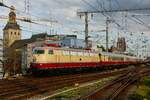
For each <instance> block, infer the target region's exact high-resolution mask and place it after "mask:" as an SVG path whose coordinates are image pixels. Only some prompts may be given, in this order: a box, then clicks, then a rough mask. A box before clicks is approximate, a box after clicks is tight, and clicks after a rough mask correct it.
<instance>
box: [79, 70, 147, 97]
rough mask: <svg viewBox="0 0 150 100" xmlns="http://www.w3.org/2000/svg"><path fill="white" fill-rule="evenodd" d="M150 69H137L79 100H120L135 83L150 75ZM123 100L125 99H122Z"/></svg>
mask: <svg viewBox="0 0 150 100" xmlns="http://www.w3.org/2000/svg"><path fill="white" fill-rule="evenodd" d="M149 74H150V69H141V68H138V69H135V70H131V71H130V72H128V73H126V74H123V75H122V76H120V77H118V78H117V79H115V80H113V81H111V82H110V83H108V84H106V85H105V86H104V87H102V88H100V89H97V90H96V91H94V92H92V93H90V94H88V95H86V96H83V97H80V98H79V99H78V100H120V99H117V98H118V97H120V98H121V95H120V94H121V93H122V92H123V91H124V90H125V89H126V88H127V87H129V86H130V85H131V84H133V83H134V82H136V81H138V80H139V79H140V78H141V77H143V76H146V75H149ZM121 100H123V98H122V99H121Z"/></svg>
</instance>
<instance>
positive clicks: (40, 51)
mask: <svg viewBox="0 0 150 100" xmlns="http://www.w3.org/2000/svg"><path fill="white" fill-rule="evenodd" d="M34 54H44V50H34Z"/></svg>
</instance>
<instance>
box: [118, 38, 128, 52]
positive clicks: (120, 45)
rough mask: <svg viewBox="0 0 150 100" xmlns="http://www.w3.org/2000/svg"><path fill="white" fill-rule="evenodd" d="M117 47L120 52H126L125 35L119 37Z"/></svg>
mask: <svg viewBox="0 0 150 100" xmlns="http://www.w3.org/2000/svg"><path fill="white" fill-rule="evenodd" d="M117 49H118V51H119V52H125V51H126V40H125V38H124V37H121V38H118V41H117Z"/></svg>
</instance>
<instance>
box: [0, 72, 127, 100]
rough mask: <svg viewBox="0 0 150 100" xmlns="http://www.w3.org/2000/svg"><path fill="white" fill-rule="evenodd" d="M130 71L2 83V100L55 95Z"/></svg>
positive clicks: (0, 83)
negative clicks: (56, 92) (77, 85)
mask: <svg viewBox="0 0 150 100" xmlns="http://www.w3.org/2000/svg"><path fill="white" fill-rule="evenodd" d="M128 70H129V69H124V70H120V71H114V72H107V73H83V74H81V73H80V74H75V75H63V76H54V77H41V78H35V77H26V78H23V79H18V80H1V81H0V99H1V100H20V99H27V98H30V97H33V96H36V95H40V94H43V93H49V94H51V93H53V92H54V91H56V90H57V89H60V88H63V87H68V86H74V84H75V83H78V84H81V83H85V82H89V81H93V80H97V79H100V78H104V77H109V76H115V75H120V74H122V73H125V72H127V71H128Z"/></svg>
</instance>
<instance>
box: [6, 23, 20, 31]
mask: <svg viewBox="0 0 150 100" xmlns="http://www.w3.org/2000/svg"><path fill="white" fill-rule="evenodd" d="M7 29H17V30H21V29H20V26H19V25H18V24H17V23H10V22H8V23H7V24H6V26H5V27H4V29H3V30H7Z"/></svg>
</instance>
